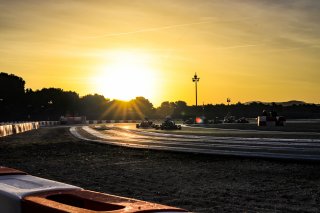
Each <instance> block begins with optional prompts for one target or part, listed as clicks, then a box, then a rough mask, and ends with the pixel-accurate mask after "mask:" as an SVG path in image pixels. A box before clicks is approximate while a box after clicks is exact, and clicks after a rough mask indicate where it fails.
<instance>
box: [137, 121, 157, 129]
mask: <svg viewBox="0 0 320 213" xmlns="http://www.w3.org/2000/svg"><path fill="white" fill-rule="evenodd" d="M136 127H137V128H155V124H154V123H153V122H152V121H148V120H145V121H142V122H141V123H140V124H136Z"/></svg>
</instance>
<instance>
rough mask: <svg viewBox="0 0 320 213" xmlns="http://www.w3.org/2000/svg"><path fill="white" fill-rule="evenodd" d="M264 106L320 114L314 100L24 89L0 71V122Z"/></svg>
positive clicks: (184, 115) (212, 114)
mask: <svg viewBox="0 0 320 213" xmlns="http://www.w3.org/2000/svg"><path fill="white" fill-rule="evenodd" d="M263 110H269V111H272V110H274V111H277V112H278V114H279V115H283V116H286V117H287V118H320V106H318V105H316V104H298V105H296V104H293V105H291V106H283V105H280V104H276V103H273V104H264V103H258V102H252V103H250V104H242V103H240V102H239V103H236V104H231V105H225V104H216V105H213V104H207V105H203V106H188V105H187V104H186V102H184V101H176V102H169V101H165V102H162V103H161V105H160V106H159V107H154V106H153V104H152V103H151V102H150V101H149V100H148V99H146V98H144V97H136V98H135V99H132V100H130V101H121V100H110V99H108V98H105V97H104V96H103V95H99V94H90V95H86V96H83V97H80V96H79V94H77V93H76V92H74V91H64V90H62V89H60V88H43V89H41V90H35V91H33V90H32V89H25V81H24V80H23V79H22V78H21V77H18V76H16V75H13V74H8V73H0V122H7V121H22V120H58V119H59V118H60V116H86V118H87V119H89V120H94V119H101V120H103V119H105V120H108V119H127V120H133V119H143V118H145V117H148V118H151V119H163V118H165V117H166V116H171V117H172V118H174V119H188V118H194V117H196V116H205V117H206V118H208V119H216V118H219V119H222V118H223V117H224V116H226V115H227V114H231V115H233V116H236V117H257V116H258V115H260V114H261V112H262V111H263Z"/></svg>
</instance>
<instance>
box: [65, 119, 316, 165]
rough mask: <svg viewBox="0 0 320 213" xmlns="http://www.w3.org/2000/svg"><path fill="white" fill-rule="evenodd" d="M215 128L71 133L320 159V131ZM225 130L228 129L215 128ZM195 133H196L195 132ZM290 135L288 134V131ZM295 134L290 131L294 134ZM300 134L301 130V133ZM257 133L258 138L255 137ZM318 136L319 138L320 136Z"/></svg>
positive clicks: (108, 140) (180, 148) (137, 144)
mask: <svg viewBox="0 0 320 213" xmlns="http://www.w3.org/2000/svg"><path fill="white" fill-rule="evenodd" d="M212 131H213V130H212V129H207V128H190V127H183V128H182V131H167V132H163V131H162V132H161V131H155V130H149V129H145V130H140V129H139V130H137V129H136V128H135V124H108V125H104V126H82V127H71V128H70V132H71V133H72V134H73V135H74V136H76V137H78V138H80V139H83V140H87V141H93V142H98V143H105V144H110V145H117V146H125V147H133V148H142V149H153V150H166V151H174V152H190V153H202V154H213V155H226V156H242V157H260V158H275V159H292V160H314V161H319V160H320V134H319V133H306V134H313V136H315V137H316V138H313V139H310V138H309V139H307V138H306V139H301V138H299V139H296V138H278V137H277V136H278V135H279V136H281V135H282V134H283V133H282V132H275V131H272V132H268V133H265V132H263V134H267V135H268V134H269V135H270V137H267V138H266V137H259V135H261V131H256V130H252V131H248V130H243V131H241V130H226V131H229V132H233V133H234V132H237V133H239V134H240V135H241V133H243V132H245V134H250V135H251V136H253V137H239V135H238V137H217V136H212V135H210V133H211V132H212ZM216 131H225V130H216ZM192 133H194V134H192ZM286 134H287V133H286ZM295 134H296V133H289V135H290V136H291V137H292V135H293V136H294V135H295ZM299 134H301V133H299ZM254 136H256V137H254ZM318 136H319V137H318Z"/></svg>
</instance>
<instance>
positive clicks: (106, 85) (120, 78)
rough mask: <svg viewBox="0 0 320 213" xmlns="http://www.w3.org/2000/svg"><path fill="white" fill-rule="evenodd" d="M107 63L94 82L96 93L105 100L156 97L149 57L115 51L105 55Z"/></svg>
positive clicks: (154, 74) (154, 72)
mask: <svg viewBox="0 0 320 213" xmlns="http://www.w3.org/2000/svg"><path fill="white" fill-rule="evenodd" d="M107 61H108V63H106V64H104V65H102V66H101V67H100V68H99V71H98V74H97V76H96V77H95V80H94V81H95V82H94V83H95V87H96V91H98V92H99V93H101V94H103V95H104V96H105V97H106V98H111V99H119V100H125V101H128V100H131V99H134V98H135V97H137V96H143V97H145V98H151V97H153V96H155V95H156V82H157V81H156V80H157V72H156V70H155V69H154V68H153V67H152V57H151V56H150V55H147V54H143V53H141V52H131V51H117V52H112V53H109V54H107Z"/></svg>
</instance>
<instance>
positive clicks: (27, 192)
mask: <svg viewBox="0 0 320 213" xmlns="http://www.w3.org/2000/svg"><path fill="white" fill-rule="evenodd" d="M0 212H1V213H40V212H41V213H42V212H50V213H65V212H70V213H80V212H81V213H98V212H105V213H107V212H110V213H121V212H126V213H146V212H150V213H151V212H154V213H155V212H162V213H165V212H167V213H169V212H170V213H178V212H187V211H186V210H184V209H180V208H176V207H171V206H165V205H161V204H156V203H150V202H146V201H142V200H136V199H132V198H126V197H119V196H115V195H110V194H104V193H99V192H94V191H89V190H85V189H82V188H80V187H77V186H73V185H69V184H65V183H61V182H57V181H52V180H48V179H44V178H40V177H36V176H32V175H28V174H26V173H24V172H21V171H18V170H15V169H11V168H6V167H1V166H0Z"/></svg>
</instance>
